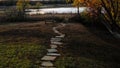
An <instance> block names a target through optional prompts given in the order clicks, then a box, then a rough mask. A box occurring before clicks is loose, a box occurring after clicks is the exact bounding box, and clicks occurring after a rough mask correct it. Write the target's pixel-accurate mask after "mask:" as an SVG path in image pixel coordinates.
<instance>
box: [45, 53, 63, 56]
mask: <svg viewBox="0 0 120 68" xmlns="http://www.w3.org/2000/svg"><path fill="white" fill-rule="evenodd" d="M47 55H48V56H61V55H60V54H58V53H47Z"/></svg>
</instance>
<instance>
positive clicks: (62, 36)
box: [55, 34, 65, 38]
mask: <svg viewBox="0 0 120 68" xmlns="http://www.w3.org/2000/svg"><path fill="white" fill-rule="evenodd" d="M55 37H56V38H64V37H65V34H62V35H60V36H55Z"/></svg>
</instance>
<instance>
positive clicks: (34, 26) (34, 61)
mask: <svg viewBox="0 0 120 68" xmlns="http://www.w3.org/2000/svg"><path fill="white" fill-rule="evenodd" d="M52 26H53V25H51V24H48V25H45V24H44V22H36V23H34V22H32V23H29V22H28V23H27V22H23V23H17V24H13V23H11V24H4V25H3V24H2V25H0V68H39V67H40V63H41V61H40V59H41V57H42V56H44V55H45V54H46V48H48V45H49V44H50V41H49V39H50V38H51V37H52V36H53V35H54V34H53V33H52Z"/></svg>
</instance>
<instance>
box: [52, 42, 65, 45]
mask: <svg viewBox="0 0 120 68" xmlns="http://www.w3.org/2000/svg"><path fill="white" fill-rule="evenodd" d="M51 44H56V45H61V44H63V43H61V42H51Z"/></svg>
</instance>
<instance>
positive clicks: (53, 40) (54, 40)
mask: <svg viewBox="0 0 120 68" xmlns="http://www.w3.org/2000/svg"><path fill="white" fill-rule="evenodd" d="M50 41H51V42H59V41H61V38H51V40H50Z"/></svg>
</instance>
